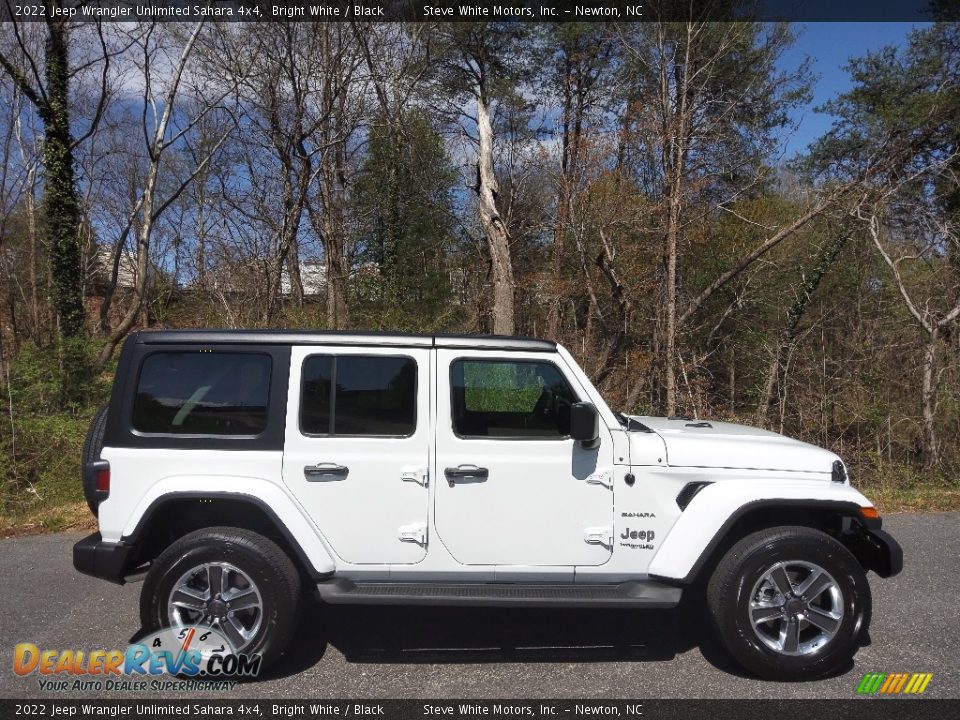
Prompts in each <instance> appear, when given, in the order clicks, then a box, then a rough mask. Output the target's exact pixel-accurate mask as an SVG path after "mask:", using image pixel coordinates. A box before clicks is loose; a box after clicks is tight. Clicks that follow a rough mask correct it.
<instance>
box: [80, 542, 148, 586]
mask: <svg viewBox="0 0 960 720" xmlns="http://www.w3.org/2000/svg"><path fill="white" fill-rule="evenodd" d="M133 551H134V546H133V545H127V544H126V543H124V542H117V543H109V542H104V541H103V538H101V537H100V533H94V534H93V535H89V536H87V537H85V538H84V539H83V540H81V541H80V542H78V543H77V544H76V545H74V546H73V567H74V568H76V569H77V570H79V571H80V572H82V573H83V574H84V575H92V576H93V577H97V578H100V579H101V580H109V581H110V582H112V583H117V584H118V585H123V582H124V581H123V578H124V575H125V574H126V572H127V570H128V569H129V567H130V561H131V560H132V559H133Z"/></svg>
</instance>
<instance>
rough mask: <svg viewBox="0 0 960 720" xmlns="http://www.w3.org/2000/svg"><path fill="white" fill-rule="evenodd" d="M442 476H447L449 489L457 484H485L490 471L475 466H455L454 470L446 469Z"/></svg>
mask: <svg viewBox="0 0 960 720" xmlns="http://www.w3.org/2000/svg"><path fill="white" fill-rule="evenodd" d="M443 474H444V475H446V476H447V482H448V483H449V484H450V487H453V485H454V483H458V482H467V483H470V482H486V481H487V478H488V477H489V476H490V471H489V470H487V468H485V467H477V466H476V465H457V466H456V467H455V468H447V469H446V470H444V471H443Z"/></svg>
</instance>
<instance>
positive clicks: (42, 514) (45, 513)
mask: <svg viewBox="0 0 960 720" xmlns="http://www.w3.org/2000/svg"><path fill="white" fill-rule="evenodd" d="M96 529H97V521H96V519H95V518H94V517H93V515H92V514H91V513H90V508H88V507H87V504H86V503H85V502H79V503H68V504H65V505H54V506H52V507H40V508H36V509H33V510H30V511H24V512H20V513H13V514H0V538H8V537H19V536H22V535H39V534H41V533H49V532H62V531H64V530H82V531H86V532H95V531H96Z"/></svg>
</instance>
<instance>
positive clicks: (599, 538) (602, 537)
mask: <svg viewBox="0 0 960 720" xmlns="http://www.w3.org/2000/svg"><path fill="white" fill-rule="evenodd" d="M583 539H584V541H585V542H586V543H587V545H603V546H604V547H611V548H612V547H613V528H610V527H591V528H586V529H585V530H584V531H583Z"/></svg>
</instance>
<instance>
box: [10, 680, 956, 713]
mask: <svg viewBox="0 0 960 720" xmlns="http://www.w3.org/2000/svg"><path fill="white" fill-rule="evenodd" d="M143 682H147V681H143ZM150 682H157V683H169V684H174V685H176V684H177V682H187V681H175V680H170V679H165V680H162V681H161V680H153V681H150ZM852 687H853V686H852V685H851V688H852ZM130 694H131V693H127V697H124V698H118V699H110V700H102V699H100V700H76V699H72V698H70V697H69V696H65V695H61V696H60V697H46V698H36V699H24V700H0V713H2V717H4V718H17V717H40V718H54V719H56V718H69V720H92V719H93V718H96V720H103V718H158V717H159V718H200V717H204V718H228V717H230V718H256V720H276V719H279V720H299V719H300V718H324V719H326V718H331V719H332V720H341V719H342V718H350V719H352V718H358V719H362V718H368V719H370V720H373V718H378V719H379V720H417V719H418V718H429V719H431V720H434V719H436V718H446V719H449V720H463V719H464V718H468V719H469V720H480V719H487V720H567V719H568V718H569V719H570V720H595V718H615V719H617V720H699V719H700V718H703V719H704V720H754V719H756V720H769V719H770V718H780V719H782V720H795V719H796V720H799V719H800V718H803V720H820V718H824V719H828V718H829V719H831V720H833V719H835V718H844V720H887V719H888V718H889V719H890V720H893V719H894V718H895V719H896V720H944V719H945V718H950V717H957V714H958V712H960V700H931V699H924V698H919V697H918V698H914V699H912V700H894V699H890V700H867V699H849V700H798V699H790V700H549V699H547V700H532V699H517V700H440V699H428V700H379V701H378V700H305V699H303V700H301V699H295V698H275V699H272V700H242V699H236V698H235V697H233V698H230V699H228V698H226V697H225V695H226V694H227V693H226V692H224V691H223V690H222V689H220V690H217V689H214V688H212V687H211V688H210V689H209V690H207V691H206V692H205V694H204V695H202V696H200V697H199V698H197V699H193V700H186V699H173V698H170V697H169V694H170V693H169V692H168V693H167V697H163V696H162V694H161V696H159V697H154V698H148V697H144V698H142V699H132V698H131V697H130ZM851 694H853V690H852V689H851Z"/></svg>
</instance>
